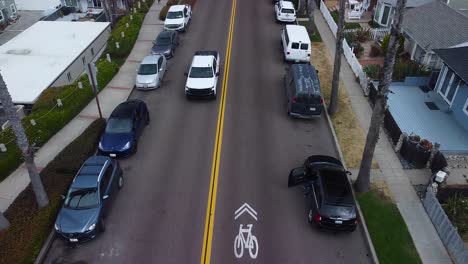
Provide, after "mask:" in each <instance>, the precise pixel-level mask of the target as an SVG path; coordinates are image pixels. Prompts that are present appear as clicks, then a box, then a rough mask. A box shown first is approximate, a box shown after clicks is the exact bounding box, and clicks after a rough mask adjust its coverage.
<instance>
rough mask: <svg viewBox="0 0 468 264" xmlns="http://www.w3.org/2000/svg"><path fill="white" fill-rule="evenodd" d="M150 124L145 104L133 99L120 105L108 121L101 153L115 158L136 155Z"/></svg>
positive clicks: (102, 140)
mask: <svg viewBox="0 0 468 264" xmlns="http://www.w3.org/2000/svg"><path fill="white" fill-rule="evenodd" d="M149 122H150V117H149V112H148V108H147V107H146V104H145V102H143V101H141V100H136V99H132V100H128V101H126V102H123V103H121V104H119V105H118V106H117V107H116V108H115V109H114V111H112V114H111V115H110V117H109V119H108V120H107V125H106V129H105V130H104V132H103V134H102V136H101V140H100V141H99V152H100V153H101V154H102V155H106V156H110V157H113V158H115V157H125V156H128V155H130V154H132V153H135V152H136V151H137V148H138V139H139V138H140V136H141V134H142V132H143V128H144V127H145V126H147V125H148V124H149Z"/></svg>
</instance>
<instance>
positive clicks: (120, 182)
mask: <svg viewBox="0 0 468 264" xmlns="http://www.w3.org/2000/svg"><path fill="white" fill-rule="evenodd" d="M123 185H124V178H123V176H122V175H120V177H119V181H118V182H117V187H119V190H120V189H122V187H123Z"/></svg>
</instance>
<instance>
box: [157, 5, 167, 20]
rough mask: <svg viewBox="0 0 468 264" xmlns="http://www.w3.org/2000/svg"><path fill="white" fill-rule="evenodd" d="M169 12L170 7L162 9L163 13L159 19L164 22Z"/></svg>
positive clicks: (160, 13)
mask: <svg viewBox="0 0 468 264" xmlns="http://www.w3.org/2000/svg"><path fill="white" fill-rule="evenodd" d="M168 10H169V6H167V5H165V6H163V7H162V9H161V11H160V12H159V19H160V20H162V21H164V20H166V15H167V11H168Z"/></svg>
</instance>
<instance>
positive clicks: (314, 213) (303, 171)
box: [288, 155, 358, 232]
mask: <svg viewBox="0 0 468 264" xmlns="http://www.w3.org/2000/svg"><path fill="white" fill-rule="evenodd" d="M349 174H351V173H350V172H349V171H346V170H345V169H344V168H343V164H342V163H341V161H339V160H338V159H336V158H333V157H330V156H323V155H315V156H310V157H308V158H307V159H306V161H305V162H304V166H302V167H299V168H295V169H293V170H291V173H290V174H289V179H288V187H292V186H297V185H299V184H303V185H304V189H305V194H306V196H307V197H308V198H309V199H308V200H309V203H310V209H309V213H308V215H307V219H308V221H309V223H311V224H316V225H317V226H319V227H323V228H328V229H335V230H343V231H351V232H352V231H354V230H356V227H357V224H358V220H357V215H356V202H355V200H354V196H353V193H352V190H351V185H350V183H349V180H348V175H349Z"/></svg>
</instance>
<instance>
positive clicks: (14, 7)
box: [10, 4, 16, 15]
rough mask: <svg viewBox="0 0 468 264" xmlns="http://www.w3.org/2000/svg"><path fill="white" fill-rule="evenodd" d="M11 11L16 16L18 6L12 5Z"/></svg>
mask: <svg viewBox="0 0 468 264" xmlns="http://www.w3.org/2000/svg"><path fill="white" fill-rule="evenodd" d="M10 10H11V13H12V14H13V15H16V6H15V4H11V5H10Z"/></svg>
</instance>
